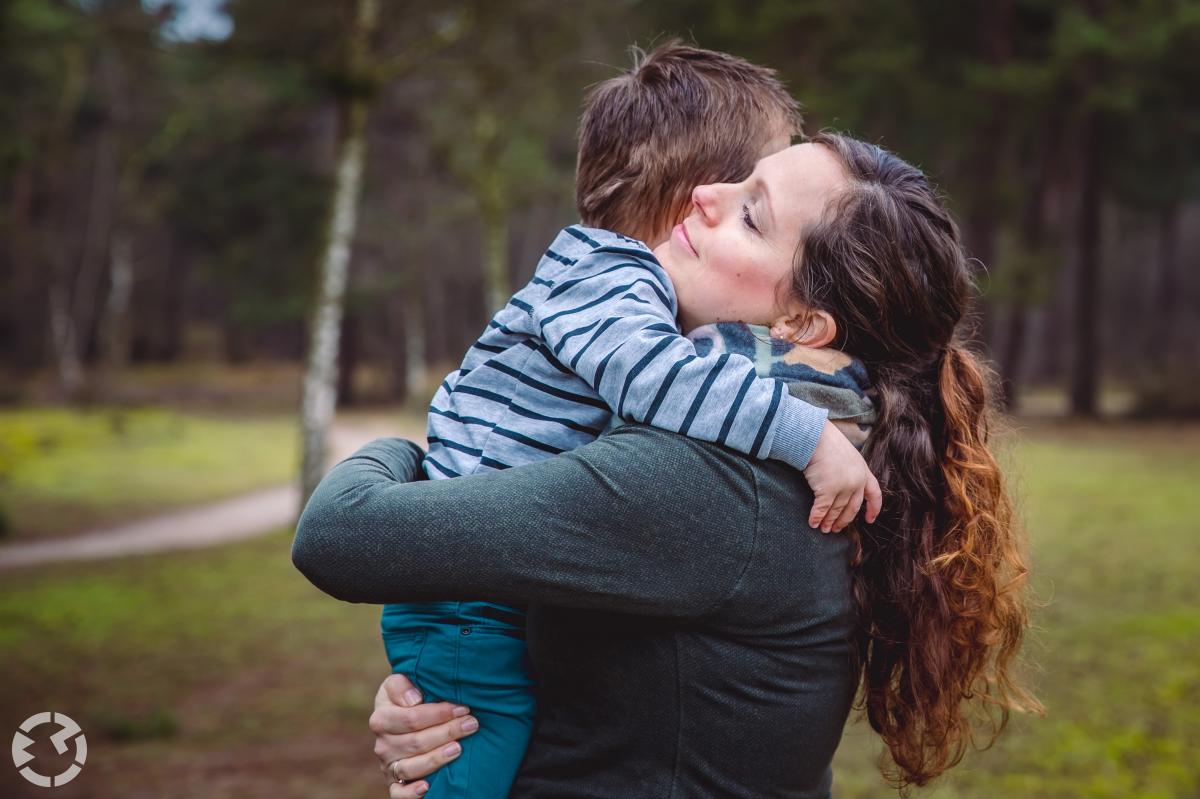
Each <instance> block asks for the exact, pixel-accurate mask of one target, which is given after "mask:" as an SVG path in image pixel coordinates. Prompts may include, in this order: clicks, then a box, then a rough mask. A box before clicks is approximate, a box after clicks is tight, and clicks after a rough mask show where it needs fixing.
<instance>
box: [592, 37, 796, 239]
mask: <svg viewBox="0 0 1200 799" xmlns="http://www.w3.org/2000/svg"><path fill="white" fill-rule="evenodd" d="M635 57H636V58H635V63H634V65H633V68H632V69H630V70H629V71H628V72H625V73H624V74H622V75H619V76H617V77H615V78H611V79H609V80H606V81H604V82H603V83H601V84H599V85H598V86H596V87H595V88H594V89H593V90H592V91H591V92H590V93H589V94H588V96H587V99H586V100H585V101H584V108H583V118H582V120H581V121H580V125H579V159H578V163H577V168H576V180H575V202H576V205H577V206H578V209H579V217H580V219H581V220H582V221H583V223H584V224H585V225H589V226H591V227H599V228H606V229H608V230H615V231H617V232H619V233H623V234H625V235H628V236H632V237H634V238H638V239H641V240H642V241H645V242H646V243H647V244H650V245H651V246H653V245H654V244H655V243H656V241H657V240H660V239H662V238H665V237H666V235H667V234H668V233H669V232H670V229H671V227H672V226H674V224H675V223H676V222H678V221H679V219H680V218H682V217H683V216H684V215H685V214H686V213H687V211H688V209H689V208H690V206H691V199H690V198H691V193H692V189H693V188H695V187H696V186H698V185H701V184H706V183H728V182H734V181H740V180H742V179H743V178H745V177H746V176H747V175H749V174H750V172H751V171H752V170H753V169H754V164H755V162H756V161H758V159H759V158H762V157H763V156H765V155H769V154H770V153H773V152H777V151H779V150H781V149H783V148H784V147H786V146H787V145H788V143H789V142H790V140H791V137H792V136H793V135H797V134H799V133H800V132H801V128H800V126H801V119H800V111H799V107H798V106H797V104H796V101H795V100H794V99H792V97H791V95H789V94H788V93H787V91H786V90H784V88H783V86H782V84H780V83H779V81H778V80H777V79H776V77H775V72H774V70H770V69H766V68H764V67H759V66H755V65H754V64H751V63H749V62H748V61H744V60H743V59H741V58H737V57H735V56H731V55H727V54H725V53H718V52H714V51H712V50H702V49H700V48H698V47H689V46H687V45H684V44H681V43H679V42H678V41H670V42H667V43H666V44H663V45H662V46H660V47H658V48H656V49H655V50H653V51H652V52H651V53H649V54H648V55H646V54H643V53H641V52H640V51H636V50H635Z"/></svg>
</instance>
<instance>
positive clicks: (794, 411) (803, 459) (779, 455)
mask: <svg viewBox="0 0 1200 799" xmlns="http://www.w3.org/2000/svg"><path fill="white" fill-rule="evenodd" d="M828 418H829V411H828V409H826V408H818V407H817V406H816V405H809V404H808V403H807V402H804V401H803V400H799V399H796V398H795V397H793V396H791V395H790V394H788V395H787V396H785V397H784V401H783V402H782V403H781V404H780V406H779V414H778V417H777V418H776V420H775V437H774V438H773V439H772V440H771V450H770V452H768V453H767V457H768V458H770V459H772V460H777V461H783V462H784V463H786V464H788V465H789V466H793V467H795V468H797V469H799V470H800V471H804V470H805V469H806V468H808V462H809V461H811V460H812V456H813V453H814V452H815V451H816V449H817V442H818V441H819V440H820V439H821V432H822V431H823V430H824V429H825V420H826V419H828Z"/></svg>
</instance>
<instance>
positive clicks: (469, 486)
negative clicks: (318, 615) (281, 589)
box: [292, 427, 757, 617]
mask: <svg viewBox="0 0 1200 799" xmlns="http://www.w3.org/2000/svg"><path fill="white" fill-rule="evenodd" d="M419 458H420V449H419V448H417V447H416V446H415V445H413V444H412V443H411V442H406V441H401V440H399V439H380V440H377V441H374V442H372V443H371V444H368V445H367V446H365V447H363V448H362V449H360V450H359V451H358V452H357V453H355V455H353V456H351V457H350V458H347V459H346V460H344V461H342V462H341V463H339V464H338V465H337V466H335V467H334V468H333V469H332V470H331V471H330V472H329V474H328V475H326V477H325V479H324V480H322V482H321V484H320V485H319V486H318V487H317V489H316V491H315V492H314V493H313V496H312V498H311V499H310V500H309V502H308V505H307V507H306V508H305V509H304V513H303V515H302V516H301V519H300V524H299V526H298V528H297V531H296V539H295V542H294V544H293V549H292V558H293V561H294V562H295V564H296V566H297V568H299V569H300V571H302V572H303V573H304V574H305V576H307V577H308V578H309V580H311V581H312V582H313V583H314V584H315V585H316V586H317V587H318V588H320V589H321V590H323V591H325V592H326V593H329V594H330V595H332V596H335V597H337V598H339V599H343V600H346V601H350V602H374V603H386V602H410V601H428V600H450V599H486V600H491V601H495V602H503V603H510V604H526V603H531V602H540V603H545V604H553V605H558V606H563V607H581V608H592V609H607V610H614V611H618V612H627V613H644V614H650V615H656V616H665V617H672V616H674V617H694V616H697V615H701V614H702V613H704V612H706V611H707V610H709V609H711V608H712V607H713V606H714V605H715V604H717V603H719V602H720V601H721V600H722V599H723V598H724V597H725V596H727V595H728V593H729V592H731V591H732V590H733V586H734V584H735V582H736V578H737V575H738V574H740V572H741V569H742V568H743V567H744V565H745V562H746V559H747V558H748V556H749V552H750V549H751V547H752V545H753V536H754V533H755V523H756V518H755V514H756V507H757V503H756V497H755V490H754V479H753V476H752V475H751V473H750V470H749V468H748V467H747V465H746V464H745V463H744V461H743V460H742V459H741V458H740V457H738V456H736V455H735V454H733V453H730V452H728V451H727V450H723V449H721V448H720V447H715V446H712V445H704V444H700V443H698V442H694V441H690V440H688V439H686V438H683V437H682V436H677V435H674V434H671V433H665V432H662V431H656V430H652V429H650V428H643V427H627V428H622V429H621V430H618V431H616V432H615V433H613V434H610V435H608V436H605V437H603V438H602V439H600V440H599V441H596V442H593V443H592V444H589V445H587V446H585V447H582V448H580V449H579V450H576V451H575V452H572V453H567V454H566V455H562V456H558V457H556V458H551V459H548V460H546V461H542V462H539V463H535V464H530V465H528V466H522V467H518V468H515V469H509V470H506V471H502V472H490V473H487V474H482V475H477V476H472V477H463V478H456V479H453V480H435V481H420V482H407V481H411V480H414V479H416V478H417V477H418V476H419V474H420V470H419Z"/></svg>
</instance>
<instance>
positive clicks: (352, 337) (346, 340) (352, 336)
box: [336, 314, 359, 405]
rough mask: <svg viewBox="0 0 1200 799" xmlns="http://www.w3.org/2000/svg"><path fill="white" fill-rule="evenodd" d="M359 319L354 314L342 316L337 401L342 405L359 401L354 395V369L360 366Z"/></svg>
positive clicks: (339, 339)
mask: <svg viewBox="0 0 1200 799" xmlns="http://www.w3.org/2000/svg"><path fill="white" fill-rule="evenodd" d="M358 335H359V329H358V319H357V318H356V317H355V315H354V314H344V315H343V317H342V332H341V336H340V337H339V338H338V358H337V363H338V369H337V394H336V396H337V401H338V402H339V403H340V404H342V405H353V404H354V403H355V402H356V401H357V399H358V398H357V397H356V396H355V395H354V370H355V368H356V367H357V366H358V355H359V341H358Z"/></svg>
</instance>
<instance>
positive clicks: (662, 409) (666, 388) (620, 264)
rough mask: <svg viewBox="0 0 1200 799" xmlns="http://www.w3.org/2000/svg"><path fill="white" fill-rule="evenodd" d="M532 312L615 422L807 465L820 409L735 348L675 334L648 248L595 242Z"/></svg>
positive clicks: (672, 302)
mask: <svg viewBox="0 0 1200 799" xmlns="http://www.w3.org/2000/svg"><path fill="white" fill-rule="evenodd" d="M567 277H568V278H569V279H567V280H562V281H560V282H559V283H558V284H557V285H556V286H555V287H554V288H553V289H551V291H550V293H549V296H548V297H547V299H546V301H544V302H543V303H542V304H541V307H539V308H537V309H534V313H535V315H536V320H537V322H538V325H539V327H540V329H541V332H542V337H543V340H544V341H545V343H546V345H547V346H548V347H549V348H550V350H551V351H552V352H553V353H554V355H555V357H556V358H557V359H558V360H559V362H560V364H561V365H562V366H563V367H565V368H567V369H570V370H571V371H573V372H574V373H575V374H577V375H579V376H580V377H581V378H583V379H584V380H585V381H587V382H588V384H589V385H591V386H592V388H593V389H595V391H596V392H597V393H598V394H599V395H600V396H601V398H603V399H604V401H605V402H606V403H608V405H609V407H610V408H611V409H612V410H613V412H614V413H615V414H616V415H617V416H619V417H620V418H622V419H625V420H628V421H635V422H642V423H644V424H648V425H653V426H654V427H658V428H660V429H663V430H669V431H671V432H676V433H683V434H684V435H687V436H689V437H691V438H695V439H699V440H702V441H712V442H715V443H718V444H723V445H725V446H728V447H730V448H732V449H735V450H737V451H739V452H744V453H746V454H749V455H752V456H754V457H757V458H772V459H775V460H780V461H783V462H785V463H788V464H790V465H792V466H794V467H796V468H798V469H804V468H805V467H807V466H808V464H809V460H810V459H811V458H812V455H813V452H814V450H815V449H816V447H817V442H818V440H819V439H820V438H821V433H822V431H823V429H824V426H825V423H826V417H827V415H828V412H827V411H826V410H825V409H823V408H817V407H815V406H812V405H809V404H808V403H806V402H804V401H803V400H800V399H797V398H796V397H793V396H791V395H790V394H789V393H788V391H787V389H786V387H785V386H784V384H783V383H782V382H780V381H778V380H776V379H774V378H760V377H759V376H758V374H757V372H756V371H755V368H754V364H753V363H752V362H751V361H750V360H749V359H748V358H745V357H743V356H741V355H735V354H729V353H723V354H714V355H707V356H700V355H698V354H697V353H696V348H695V346H694V345H693V344H692V342H691V341H689V340H688V339H687V338H685V337H684V336H683V335H682V334H681V333H680V331H679V328H678V325H677V324H676V321H675V316H676V312H677V310H678V309H677V303H676V299H675V295H674V293H673V292H672V291H671V289H670V280H669V279H668V278H667V276H666V273H665V272H664V271H663V269H662V267H661V266H660V265H659V264H658V262H657V261H656V260H655V259H654V257H653V255H651V254H650V253H648V252H644V251H641V250H636V249H632V248H631V249H624V248H618V247H608V248H600V249H598V250H596V251H595V252H593V253H591V254H590V255H588V256H586V257H584V258H581V259H580V260H579V261H578V262H577V263H576V264H575V265H574V266H573V267H571V269H570V270H569V272H567Z"/></svg>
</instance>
